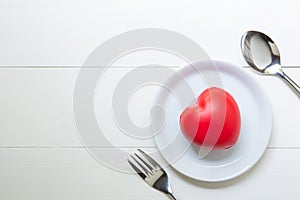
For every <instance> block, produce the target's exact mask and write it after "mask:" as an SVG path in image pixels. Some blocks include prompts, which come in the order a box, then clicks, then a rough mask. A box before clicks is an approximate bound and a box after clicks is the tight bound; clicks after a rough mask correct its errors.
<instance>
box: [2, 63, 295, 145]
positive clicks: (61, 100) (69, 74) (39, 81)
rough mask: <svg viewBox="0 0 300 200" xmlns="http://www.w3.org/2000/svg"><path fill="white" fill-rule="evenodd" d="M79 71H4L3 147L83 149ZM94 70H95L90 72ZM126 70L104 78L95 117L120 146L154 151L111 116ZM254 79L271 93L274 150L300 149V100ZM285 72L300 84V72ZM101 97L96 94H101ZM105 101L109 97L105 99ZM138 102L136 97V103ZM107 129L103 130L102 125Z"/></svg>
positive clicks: (138, 112)
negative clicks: (77, 116)
mask: <svg viewBox="0 0 300 200" xmlns="http://www.w3.org/2000/svg"><path fill="white" fill-rule="evenodd" d="M78 70H79V69H0V91H1V98H0V112H1V113H2V115H1V117H0V124H1V125H0V132H1V134H0V146H2V147H6V146H27V147H30V146H41V147H47V146H50V147H60V146H61V147H64V146H66V147H72V146H73V147H77V146H82V145H81V143H80V140H79V137H78V135H77V130H76V125H75V122H74V116H73V105H72V99H73V91H74V84H75V81H76V77H77V74H78ZM91 70H93V69H91ZM128 70H130V68H127V69H121V68H117V69H112V70H109V72H108V73H107V74H106V75H105V76H104V77H103V79H102V81H103V82H102V84H101V87H100V88H98V89H99V90H98V91H101V92H102V93H104V94H105V96H98V97H99V98H96V100H95V102H96V105H97V106H96V107H95V108H97V109H96V114H97V113H100V114H101V115H100V116H99V118H97V119H100V121H101V120H102V121H101V122H103V120H104V121H105V123H101V124H102V126H101V128H102V129H103V132H104V133H105V135H106V136H107V137H108V138H109V140H110V141H111V142H112V143H113V144H114V145H115V146H123V147H134V146H140V145H143V146H148V147H153V146H154V142H153V141H152V140H140V139H134V138H132V137H128V136H127V135H125V134H124V133H123V132H122V131H120V130H119V129H118V127H117V126H116V124H115V122H114V121H113V118H112V115H111V96H112V94H113V88H114V86H115V85H116V84H117V83H118V80H119V78H120V77H122V76H123V75H124V74H126V73H127V71H128ZM244 70H245V71H246V72H248V73H249V75H251V76H253V77H254V78H255V79H257V81H258V82H259V83H260V84H261V86H262V87H263V88H264V89H265V91H266V92H267V95H268V96H269V98H270V100H271V104H272V109H273V118H274V125H273V134H272V139H271V142H270V145H269V146H270V147H300V136H299V134H297V132H295V131H296V129H295V126H296V124H297V123H298V122H299V118H298V113H300V106H297V105H299V99H298V98H297V97H296V96H295V95H294V94H293V93H292V91H290V89H289V88H288V87H287V86H286V85H285V84H284V83H282V82H281V81H280V80H279V79H276V78H274V77H264V76H259V75H255V74H253V73H252V71H250V69H244ZM286 72H287V73H289V74H290V75H291V76H292V77H294V79H295V81H298V82H300V70H299V68H297V69H296V68H288V69H286ZM154 96H155V89H154V90H151V88H150V89H147V88H145V90H141V92H140V93H139V94H138V95H137V98H136V99H135V101H134V103H135V104H134V105H135V106H130V107H129V110H130V111H129V112H130V113H131V117H132V119H133V121H134V122H135V123H137V124H138V125H141V126H143V125H147V124H148V123H150V122H149V117H148V116H149V115H148V111H149V110H148V108H150V107H151V101H150V100H151V99H152V98H153V97H154ZM96 97H97V95H96ZM102 97H105V98H102ZM133 99H134V98H133ZM103 124H104V125H103Z"/></svg>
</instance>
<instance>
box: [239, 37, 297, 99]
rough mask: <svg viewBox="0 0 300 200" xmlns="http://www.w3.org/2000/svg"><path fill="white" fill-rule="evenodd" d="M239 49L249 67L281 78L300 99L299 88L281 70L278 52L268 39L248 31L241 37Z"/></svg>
mask: <svg viewBox="0 0 300 200" xmlns="http://www.w3.org/2000/svg"><path fill="white" fill-rule="evenodd" d="M241 49H242V53H243V56H244V58H245V60H246V62H247V63H248V64H249V65H250V67H252V68H253V69H254V70H256V71H257V72H259V73H261V74H265V75H273V76H277V77H279V78H281V79H282V80H283V81H284V82H285V83H287V85H288V86H289V87H290V88H291V89H292V90H293V91H294V92H295V93H296V94H297V95H298V97H300V87H299V85H297V83H295V82H294V81H293V80H292V79H291V78H290V77H288V76H287V75H286V74H285V73H284V71H283V70H282V67H281V64H280V54H279V50H278V48H277V46H276V44H275V43H274V42H273V40H272V39H271V38H270V37H268V36H267V35H265V34H264V33H261V32H257V31H248V32H246V33H245V34H244V35H243V36H242V39H241Z"/></svg>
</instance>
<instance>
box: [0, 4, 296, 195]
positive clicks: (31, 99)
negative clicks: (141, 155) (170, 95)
mask: <svg viewBox="0 0 300 200" xmlns="http://www.w3.org/2000/svg"><path fill="white" fill-rule="evenodd" d="M299 24H300V13H299V7H298V3H297V1H292V0H285V1H277V2H276V1H261V0H252V1H221V0H213V1H191V0H185V1H183V0H181V1H175V0H166V1H158V0H151V1H146V0H128V1H117V0H111V1H96V0H94V1H92V0H85V1H83V0H82V1H76V0H73V1H71V0H61V1H44V0H40V1H38V0H27V1H16V0H7V1H5V0H1V1H0V66H1V68H0V94H1V97H0V199H5V200H11V199H22V200H24V199H31V200H32V199H63V200H66V199H72V200H76V199H78V200H79V199H86V200H88V199H149V200H150V199H151V200H153V199H163V198H165V197H163V196H162V195H161V194H160V193H158V192H156V191H153V190H152V189H151V188H150V187H148V186H147V185H146V184H144V183H143V182H142V181H141V180H140V179H139V178H138V177H137V176H136V175H128V174H122V173H118V172H116V171H114V170H111V169H109V168H106V167H105V166H103V165H101V164H100V163H98V162H97V161H96V160H94V159H93V158H92V157H91V156H90V155H89V154H88V153H87V152H86V151H85V149H84V148H83V147H82V144H81V143H80V140H79V138H78V136H77V133H76V126H75V123H74V117H73V108H72V98H73V89H74V83H75V81H76V76H77V74H78V71H79V67H80V66H81V65H82V64H83V62H84V60H85V59H86V58H87V56H88V55H89V54H90V53H91V52H92V51H93V50H94V49H95V48H96V47H97V46H98V45H100V44H101V43H102V42H104V41H105V40H107V39H109V38H110V37H112V36H114V35H117V34H119V33H122V32H124V31H129V30H132V29H137V28H164V29H170V30H173V31H177V32H179V33H182V34H184V35H186V36H188V37H189V38H191V39H193V40H194V41H196V42H197V43H198V44H200V45H201V46H202V47H203V48H204V49H205V50H206V51H207V53H208V55H209V56H210V57H211V58H212V59H217V60H223V61H227V62H230V63H233V64H235V65H238V66H240V67H242V66H246V63H245V62H244V60H243V58H242V55H241V53H240V47H239V42H240V37H241V35H242V34H243V33H244V32H245V31H247V30H251V29H254V30H260V31H263V32H266V33H268V35H270V36H271V37H272V38H273V39H274V40H275V41H276V43H277V44H278V45H279V49H280V52H281V55H282V64H283V65H284V66H287V67H285V69H284V70H285V71H286V72H287V73H289V74H290V75H291V76H292V77H293V78H294V79H295V81H296V82H298V83H299V82H300V68H299V66H300V61H299V52H300V45H299V44H300V37H299V35H300V25H299ZM152 59H154V58H152ZM150 60H151V59H150ZM131 61H132V62H136V60H134V59H133V58H132V59H131V60H130V59H129V60H127V61H126V60H125V61H124V63H123V64H126V65H127V64H128V63H129V64H130V62H131ZM152 61H155V62H158V63H159V61H162V62H165V63H167V64H169V65H178V64H181V63H178V62H177V61H176V62H175V61H174V60H172V59H171V58H167V59H164V58H156V60H155V59H154V60H152ZM165 63H164V64H165ZM119 64H122V62H120V63H119ZM144 64H149V63H144ZM243 69H244V70H245V71H246V72H248V73H249V75H252V76H253V77H254V78H255V79H256V80H257V81H258V82H259V84H261V86H262V87H263V88H264V89H265V90H266V93H267V95H268V96H269V98H270V101H271V104H272V109H273V119H274V120H273V121H274V125H273V131H272V138H271V141H270V144H269V147H268V149H267V150H266V153H265V155H264V157H263V158H262V160H261V161H260V162H259V163H258V164H257V165H256V166H255V167H254V168H253V169H251V170H250V171H249V172H247V173H246V174H244V175H242V176H241V177H239V178H237V179H234V180H231V181H228V182H222V183H204V182H196V181H193V180H190V179H187V178H185V177H183V176H182V175H180V174H178V173H176V172H175V171H174V170H173V169H172V168H170V167H169V168H167V171H168V173H169V175H170V178H171V182H172V185H173V188H174V190H175V191H176V194H177V195H178V196H179V197H181V199H196V198H201V199H224V200H227V199H230V200H233V199H236V200H238V199H249V200H250V199H251V200H252V199H261V200H265V199H273V200H275V199H278V200H279V199H283V198H286V199H296V198H297V197H299V195H300V192H299V189H298V188H299V184H300V171H299V169H300V135H299V128H298V126H299V113H300V104H299V99H298V98H297V97H296V96H295V95H294V94H293V93H292V92H291V90H289V88H287V86H286V85H284V83H282V82H281V81H280V80H279V79H276V78H272V77H262V76H259V75H256V74H254V73H253V71H251V70H250V69H248V68H243ZM113 70H115V71H113ZM113 70H112V72H111V77H114V76H115V75H116V76H117V75H118V74H120V73H122V70H123V69H120V68H116V69H113ZM141 96H142V97H141V98H146V97H147V94H146V92H145V94H144V96H143V95H141ZM258 98H259V97H258ZM142 111H143V110H140V111H139V112H134V110H133V111H132V116H133V118H134V116H139V117H136V118H140V116H146V114H143V113H142V114H141V113H140V112H142ZM140 123H142V124H143V123H147V120H143V119H142V120H141V122H140ZM111 129H112V130H114V129H115V127H114V126H113V125H111ZM110 139H111V140H112V141H113V142H114V144H115V145H116V146H119V147H122V148H126V149H127V150H128V151H134V150H135V149H136V148H137V147H141V143H140V141H133V140H129V139H128V140H127V139H126V137H125V136H124V135H122V133H121V132H117V131H114V133H113V134H112V136H111V138H110ZM142 147H143V148H144V149H145V151H151V150H152V148H153V147H154V144H153V143H152V142H145V143H143V144H142ZM99 148H100V149H101V148H103V149H104V148H105V147H99Z"/></svg>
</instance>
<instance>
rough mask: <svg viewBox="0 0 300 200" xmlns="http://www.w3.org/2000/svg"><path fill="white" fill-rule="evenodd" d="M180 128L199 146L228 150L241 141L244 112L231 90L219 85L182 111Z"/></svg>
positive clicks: (201, 95)
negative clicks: (242, 114)
mask: <svg viewBox="0 0 300 200" xmlns="http://www.w3.org/2000/svg"><path fill="white" fill-rule="evenodd" d="M180 127H181V130H182V132H183V133H184V135H185V137H186V138H187V139H188V140H189V141H190V142H192V144H194V145H196V146H204V147H210V148H211V147H213V148H214V149H227V148H230V147H232V146H233V145H234V144H235V143H236V142H237V140H238V137H239V133H240V128H241V116H240V111H239V108H238V105H237V103H236V102H235V100H234V98H233V97H232V96H231V95H230V94H229V93H228V92H226V91H225V90H223V89H220V88H216V87H212V88H208V89H206V90H205V91H204V92H202V93H201V94H200V96H199V97H198V99H197V102H196V103H195V104H194V105H191V106H189V107H187V108H186V109H185V110H184V111H183V112H182V114H181V115H180Z"/></svg>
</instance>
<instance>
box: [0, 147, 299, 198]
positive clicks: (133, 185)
mask: <svg viewBox="0 0 300 200" xmlns="http://www.w3.org/2000/svg"><path fill="white" fill-rule="evenodd" d="M126 150H127V151H130V152H132V151H134V150H135V149H126ZM145 151H147V152H149V151H152V150H151V149H145ZM0 160H1V161H0V179H1V181H0V199H14V200H18V199H22V200H26V199H28V200H29V199H57V200H58V199H63V200H68V199H72V200H76V199H78V200H79V199H87V200H89V199H111V200H112V199H148V200H150V199H151V200H155V199H157V200H159V199H163V198H165V197H163V196H162V194H160V193H159V192H156V191H154V190H152V189H151V188H150V187H149V186H147V185H146V184H145V183H143V181H142V180H141V179H140V178H139V177H138V176H137V175H135V174H124V173H120V172H116V171H114V170H112V169H109V168H107V167H105V166H103V165H102V164H100V163H98V162H97V161H95V160H94V159H93V158H91V157H90V156H89V154H88V153H87V152H86V151H85V150H84V149H77V148H71V149H70V148H52V149H51V148H50V149H47V148H45V149H30V148H27V149H24V148H11V149H0ZM159 160H160V159H159ZM124 162H126V161H125V160H124ZM160 162H161V161H160ZM299 167H300V151H299V149H298V150H267V152H266V154H265V155H264V157H263V159H262V160H261V161H260V162H259V163H258V164H257V165H256V166H255V167H254V168H253V169H251V170H250V171H249V172H248V173H246V174H244V175H242V176H241V177H238V178H236V179H234V180H231V181H228V182H221V183H204V182H198V181H194V180H191V179H188V178H186V177H184V176H182V175H180V174H178V173H177V172H175V171H174V170H173V169H172V168H170V167H168V168H166V170H167V172H168V174H169V176H170V180H171V183H172V186H173V189H174V191H175V192H176V194H177V195H178V196H179V197H180V198H181V199H195V198H198V197H201V198H202V199H225V200H239V199H245V200H250V199H251V200H252V199H258V200H264V199H275V200H277V199H278V200H279V199H282V198H288V199H296V198H297V197H298V196H299V189H298V186H299V183H300V182H299V180H300V172H299Z"/></svg>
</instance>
